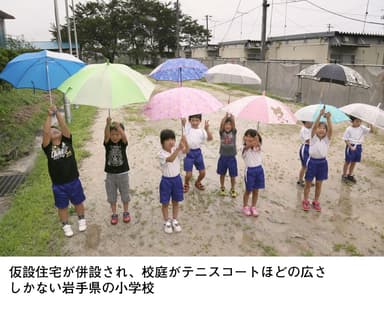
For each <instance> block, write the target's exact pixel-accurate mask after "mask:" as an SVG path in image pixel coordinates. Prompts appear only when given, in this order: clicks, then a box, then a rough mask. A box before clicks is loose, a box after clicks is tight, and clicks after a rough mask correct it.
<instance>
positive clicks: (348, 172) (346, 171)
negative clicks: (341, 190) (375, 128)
mask: <svg viewBox="0 0 384 309" xmlns="http://www.w3.org/2000/svg"><path fill="white" fill-rule="evenodd" d="M350 118H351V125H350V126H349V127H348V128H347V129H346V130H345V133H344V136H343V139H344V141H345V144H346V146H345V163H344V168H343V175H342V180H343V181H344V182H347V181H351V182H353V183H356V179H355V176H353V170H354V169H355V166H356V163H357V162H360V161H361V153H362V151H363V149H362V146H361V144H362V143H363V141H364V137H365V135H367V134H368V133H369V132H370V131H371V128H367V127H365V126H363V125H361V120H360V119H359V118H355V117H352V116H351V117H350Z"/></svg>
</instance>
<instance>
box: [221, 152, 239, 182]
mask: <svg viewBox="0 0 384 309" xmlns="http://www.w3.org/2000/svg"><path fill="white" fill-rule="evenodd" d="M227 170H229V176H230V177H237V160H236V157H235V156H220V158H219V161H217V170H216V172H217V173H218V174H219V175H225V174H227Z"/></svg>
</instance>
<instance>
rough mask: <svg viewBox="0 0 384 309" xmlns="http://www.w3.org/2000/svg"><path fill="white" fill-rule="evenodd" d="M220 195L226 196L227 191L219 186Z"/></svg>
mask: <svg viewBox="0 0 384 309" xmlns="http://www.w3.org/2000/svg"><path fill="white" fill-rule="evenodd" d="M220 195H221V196H226V195H227V192H225V188H221V189H220Z"/></svg>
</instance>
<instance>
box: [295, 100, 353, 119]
mask: <svg viewBox="0 0 384 309" xmlns="http://www.w3.org/2000/svg"><path fill="white" fill-rule="evenodd" d="M323 107H324V104H313V105H308V106H305V107H303V108H300V109H299V110H298V111H296V113H295V116H296V118H297V120H301V121H311V122H314V121H316V119H317V117H318V116H319V113H320V110H321V109H322V108H323ZM325 112H330V113H331V121H332V122H333V123H339V122H343V121H349V120H351V119H350V118H349V117H348V116H347V115H346V114H345V113H344V112H343V111H341V110H340V109H338V108H337V107H335V106H333V105H325ZM320 121H325V118H322V119H320Z"/></svg>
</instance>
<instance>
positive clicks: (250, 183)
mask: <svg viewBox="0 0 384 309" xmlns="http://www.w3.org/2000/svg"><path fill="white" fill-rule="evenodd" d="M244 181H245V189H246V190H247V191H248V192H251V191H253V190H255V189H264V188H265V180H264V169H263V167H262V166H261V165H259V166H256V167H247V168H246V170H245V176H244Z"/></svg>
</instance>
